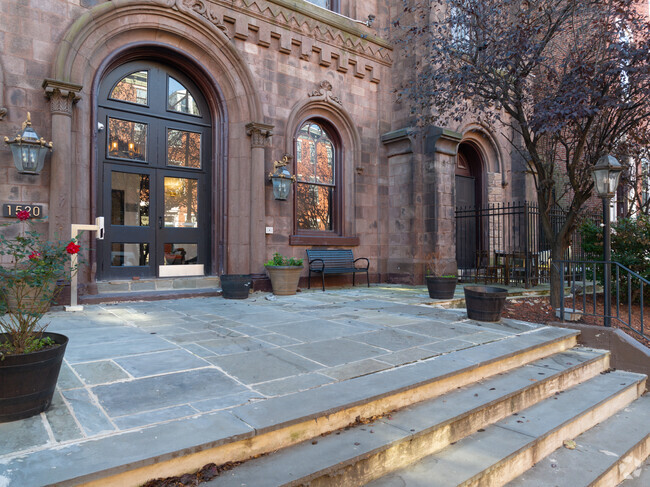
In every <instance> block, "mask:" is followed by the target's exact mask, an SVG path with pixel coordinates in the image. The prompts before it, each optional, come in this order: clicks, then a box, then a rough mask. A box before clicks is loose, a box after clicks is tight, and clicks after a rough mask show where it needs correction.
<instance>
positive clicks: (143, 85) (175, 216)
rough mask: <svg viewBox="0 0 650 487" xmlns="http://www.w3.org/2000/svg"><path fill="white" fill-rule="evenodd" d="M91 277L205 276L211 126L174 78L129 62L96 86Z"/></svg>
mask: <svg viewBox="0 0 650 487" xmlns="http://www.w3.org/2000/svg"><path fill="white" fill-rule="evenodd" d="M100 96H101V97H100V100H99V103H98V105H99V106H98V121H99V122H100V123H102V124H103V125H104V127H105V129H104V131H103V132H100V134H99V137H98V140H100V144H99V147H98V156H99V160H100V164H101V165H102V170H101V181H100V184H99V185H98V186H99V188H100V191H99V192H100V197H99V201H98V203H99V212H98V214H100V215H104V217H105V218H106V220H107V223H108V224H107V228H106V234H105V239H104V240H103V241H100V243H99V248H98V277H99V278H100V279H107V278H111V279H120V278H122V279H125V278H132V277H136V276H138V277H156V276H160V277H171V276H190V275H204V274H205V273H206V271H207V270H208V269H209V259H210V234H211V232H210V228H211V217H210V201H211V198H212V195H211V193H210V184H209V182H210V180H211V179H210V166H211V164H210V161H211V157H210V154H211V152H212V150H211V149H212V148H211V123H210V117H209V112H208V109H207V105H206V104H205V102H204V101H203V99H202V98H201V97H200V96H199V92H198V89H197V88H196V87H195V86H194V85H193V84H192V83H191V82H190V81H189V80H188V79H187V78H185V77H184V76H182V75H181V74H180V73H178V72H175V71H173V70H172V69H170V68H168V67H166V66H163V65H159V64H155V63H142V62H131V63H128V64H125V65H123V66H121V67H119V68H117V69H116V70H115V71H113V72H111V73H109V75H108V76H107V77H106V79H105V80H104V81H103V82H102V85H101V88H100Z"/></svg>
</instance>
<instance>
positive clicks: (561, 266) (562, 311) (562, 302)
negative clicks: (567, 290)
mask: <svg viewBox="0 0 650 487" xmlns="http://www.w3.org/2000/svg"><path fill="white" fill-rule="evenodd" d="M553 265H555V263H553ZM555 269H556V270H557V267H556V268H555ZM560 321H564V262H562V263H561V265H560Z"/></svg>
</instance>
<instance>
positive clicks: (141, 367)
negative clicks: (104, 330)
mask: <svg viewBox="0 0 650 487" xmlns="http://www.w3.org/2000/svg"><path fill="white" fill-rule="evenodd" d="M115 363H116V364H118V365H119V366H120V367H121V368H122V369H124V370H126V371H127V372H128V373H129V374H131V376H133V377H145V376H148V375H156V374H164V373H167V372H178V371H180V370H191V369H198V368H201V367H207V366H209V365H210V362H207V361H205V360H203V359H201V358H199V357H197V356H196V355H194V354H192V353H190V352H188V351H187V350H180V349H179V350H169V351H166V352H153V353H146V354H144V355H133V356H131V357H125V358H117V359H115Z"/></svg>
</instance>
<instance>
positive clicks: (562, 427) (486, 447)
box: [368, 371, 646, 487]
mask: <svg viewBox="0 0 650 487" xmlns="http://www.w3.org/2000/svg"><path fill="white" fill-rule="evenodd" d="M645 380H646V377H645V376H642V375H640V374H632V373H627V372H618V371H615V372H612V373H610V374H605V376H602V375H601V376H596V377H594V378H593V379H590V380H589V381H587V382H584V383H582V384H579V385H578V386H576V387H574V388H573V389H571V390H569V391H567V392H569V393H568V394H567V395H564V396H560V397H559V398H558V399H559V402H558V403H554V402H552V401H553V400H554V399H556V398H555V397H554V398H550V399H546V400H545V401H542V402H540V403H538V404H536V405H534V406H532V407H531V408H528V409H527V410H524V411H522V412H520V413H519V414H518V416H517V417H511V418H506V419H504V420H502V421H500V422H498V423H495V424H494V425H492V426H489V427H488V428H485V429H484V430H479V432H477V433H474V434H472V435H470V436H468V437H466V438H464V439H463V440H461V441H459V442H457V443H456V444H455V445H452V446H450V447H448V448H446V449H444V450H443V451H441V452H439V453H437V454H434V455H431V456H429V457H427V458H425V459H424V460H423V461H424V462H426V465H428V466H431V465H432V464H433V463H436V465H439V468H441V469H444V468H445V466H446V465H448V464H449V463H450V462H453V460H454V459H458V458H489V457H490V455H493V452H494V451H496V448H495V446H494V444H493V443H489V440H490V438H491V437H495V435H502V437H504V438H506V437H508V436H512V437H516V439H517V441H516V442H513V444H511V445H507V444H506V449H508V448H514V450H513V451H511V452H510V453H505V454H504V456H501V457H498V458H496V459H495V460H494V461H493V463H489V464H483V465H480V466H477V465H473V467H472V468H473V469H474V470H478V471H476V472H474V471H472V469H470V468H468V469H461V472H460V473H458V474H457V478H456V479H454V480H453V483H449V482H451V479H446V480H442V481H444V482H446V483H444V485H445V486H447V485H456V486H458V487H461V486H462V487H468V486H478V485H505V484H506V483H508V482H510V481H512V480H513V479H514V478H516V477H518V476H520V475H521V474H523V473H524V472H525V471H526V470H528V469H530V468H531V467H532V466H533V465H534V464H535V463H537V462H539V461H540V460H542V459H543V458H545V457H546V456H548V455H549V454H550V453H552V452H553V451H555V450H556V449H558V448H560V447H561V446H562V445H563V442H564V441H565V440H566V439H570V438H575V437H576V436H578V435H580V434H581V433H583V432H584V431H586V430H588V429H590V428H592V427H593V426H595V425H596V424H598V423H600V422H602V421H604V420H605V419H607V418H608V417H610V416H611V415H613V414H614V413H616V412H617V411H619V410H621V409H622V408H624V407H625V406H627V405H628V404H630V403H631V402H633V401H634V400H635V399H637V398H638V397H640V395H641V393H642V392H643V390H644V388H645ZM618 381H621V382H623V384H622V385H618V384H615V383H614V382H618ZM603 384H605V385H606V386H607V389H606V390H605V391H600V392H598V393H597V395H596V396H597V397H596V402H595V403H593V404H590V405H589V404H585V403H584V401H586V400H585V399H584V398H585V397H587V396H588V393H587V394H585V393H586V392H587V391H588V390H589V389H590V388H591V389H593V388H595V389H596V390H598V388H600V387H603ZM600 394H602V395H600ZM567 404H570V405H571V407H575V406H576V405H579V409H578V410H577V411H574V412H569V413H566V414H571V416H570V417H568V418H566V419H564V420H562V419H560V420H559V422H556V423H555V424H554V423H552V422H550V419H549V418H548V417H546V416H535V415H539V414H540V412H543V411H544V409H545V408H546V409H549V410H551V411H556V410H559V411H562V410H563V408H565V407H566V405H567ZM569 409H570V408H569ZM519 418H521V419H519ZM525 418H534V421H533V424H535V422H537V423H540V424H541V423H544V425H550V429H549V430H547V431H545V432H544V433H542V434H539V435H537V436H535V435H529V434H526V433H520V432H517V429H518V428H519V427H518V426H515V425H516V423H514V421H515V420H516V421H517V422H521V423H526V422H524V421H523V419H525ZM542 418H544V421H542ZM528 421H530V419H529V420H528ZM524 426H525V425H524ZM524 426H522V428H523V427H524ZM504 435H505V436H504ZM482 442H488V443H489V444H487V443H482ZM506 443H507V442H506ZM520 443H523V444H521V445H520ZM513 445H514V446H513ZM517 445H520V446H517ZM469 452H471V453H469ZM499 455H501V454H499ZM493 456H495V455H493ZM450 458H451V460H450ZM489 461H492V460H489ZM423 468H426V467H422V466H421V467H420V469H423ZM395 475H401V476H408V475H409V474H408V472H406V473H405V471H404V470H403V471H402V472H401V473H399V472H396V473H394V474H393V476H395ZM461 476H462V478H463V480H459V478H458V477H461ZM382 480H384V479H379V480H378V481H375V482H371V483H370V484H368V485H369V487H378V486H382V485H388V484H382V483H381V481H382ZM442 481H441V482H442ZM406 485H408V482H406ZM431 485H432V486H434V485H435V486H439V485H443V484H442V483H435V482H432V483H431Z"/></svg>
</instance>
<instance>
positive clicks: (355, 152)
mask: <svg viewBox="0 0 650 487" xmlns="http://www.w3.org/2000/svg"><path fill="white" fill-rule="evenodd" d="M324 83H326V82H324ZM321 85H323V83H321ZM330 91H331V86H329V90H328V89H327V88H326V89H325V90H317V91H315V92H314V93H313V94H312V96H310V97H309V98H308V99H305V100H302V101H300V102H299V103H297V104H296V105H295V106H294V107H293V109H292V110H291V113H290V115H289V118H288V119H287V123H286V126H285V141H284V151H285V153H287V154H293V152H294V147H293V143H294V140H293V138H294V134H295V132H296V131H297V130H298V128H299V126H300V125H301V124H302V122H304V121H306V120H308V119H310V118H322V119H325V120H326V121H328V122H329V124H331V125H332V126H333V127H334V128H335V129H336V130H337V133H338V136H339V137H340V138H341V145H342V146H343V201H344V202H345V203H344V207H345V208H347V211H345V210H344V211H343V228H342V231H343V235H346V234H347V235H354V234H355V232H356V228H355V221H356V219H355V215H354V208H356V200H355V193H356V192H355V191H354V185H355V177H356V171H355V166H357V165H358V164H359V161H360V160H361V136H360V135H359V131H358V129H357V126H356V124H355V123H354V121H353V119H352V117H351V115H350V114H349V113H348V111H347V110H345V108H344V107H343V106H342V105H341V103H339V101H338V98H337V99H336V100H333V99H332V97H331V95H330V93H329V92H330ZM314 95H315V96H314Z"/></svg>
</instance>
